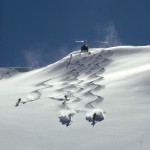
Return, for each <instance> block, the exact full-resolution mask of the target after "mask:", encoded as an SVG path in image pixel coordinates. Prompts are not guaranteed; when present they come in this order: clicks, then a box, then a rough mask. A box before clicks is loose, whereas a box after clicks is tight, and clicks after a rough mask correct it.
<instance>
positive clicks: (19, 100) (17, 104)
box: [15, 98, 21, 107]
mask: <svg viewBox="0 0 150 150" xmlns="http://www.w3.org/2000/svg"><path fill="white" fill-rule="evenodd" d="M20 102H21V98H19V99H18V101H17V103H16V105H15V106H16V107H17V106H19V103H20Z"/></svg>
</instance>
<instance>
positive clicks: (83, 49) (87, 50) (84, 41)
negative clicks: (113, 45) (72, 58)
mask: <svg viewBox="0 0 150 150" xmlns="http://www.w3.org/2000/svg"><path fill="white" fill-rule="evenodd" d="M75 42H77V43H83V44H82V46H81V52H89V47H88V44H87V40H83V41H75ZM93 42H99V43H103V44H107V43H108V42H104V41H93Z"/></svg>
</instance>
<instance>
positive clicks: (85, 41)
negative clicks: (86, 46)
mask: <svg viewBox="0 0 150 150" xmlns="http://www.w3.org/2000/svg"><path fill="white" fill-rule="evenodd" d="M75 42H79V43H87V40H82V41H75Z"/></svg>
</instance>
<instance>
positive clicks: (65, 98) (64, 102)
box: [15, 95, 97, 121]
mask: <svg viewBox="0 0 150 150" xmlns="http://www.w3.org/2000/svg"><path fill="white" fill-rule="evenodd" d="M69 100H70V99H68V97H67V95H65V96H64V101H63V103H62V104H63V105H64V104H66V102H67V101H69ZM20 102H21V98H19V99H18V101H17V103H16V105H15V106H16V107H17V106H19V104H20ZM72 116H73V115H72V114H69V115H68V118H69V120H70V121H71V117H72ZM96 116H97V114H96V113H94V114H93V116H92V120H93V121H95V119H96Z"/></svg>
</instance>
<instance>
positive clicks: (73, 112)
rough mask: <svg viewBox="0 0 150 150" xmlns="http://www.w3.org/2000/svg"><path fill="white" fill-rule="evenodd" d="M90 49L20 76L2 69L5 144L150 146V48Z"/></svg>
mask: <svg viewBox="0 0 150 150" xmlns="http://www.w3.org/2000/svg"><path fill="white" fill-rule="evenodd" d="M90 52H91V54H88V53H80V51H75V52H73V53H71V54H69V55H68V56H66V57H65V58H63V59H61V60H60V61H58V62H56V63H54V64H51V65H49V66H46V67H44V68H41V69H36V70H33V71H30V72H26V73H21V74H20V73H19V72H17V73H15V76H13V75H11V76H9V77H8V74H7V73H4V72H7V70H5V69H3V68H1V70H0V74H1V75H3V77H2V78H1V80H0V120H1V121H0V133H1V134H0V149H2V150H3V149H4V150H10V149H11V150H20V149H21V150H22V149H23V150H49V149H51V150H59V149H61V150H70V149H71V150H80V149H81V150H83V149H86V150H92V149H94V150H99V149H105V150H112V149H115V150H120V149H123V150H135V149H136V150H141V149H142V150H149V149H150V142H149V141H150V127H149V125H150V117H149V114H150V101H149V97H150V92H149V90H150V79H149V76H150V57H149V56H150V46H141V47H132V46H120V47H112V48H107V49H100V48H97V49H90ZM9 73H12V71H9ZM65 95H66V96H67V99H65V97H64V96H65ZM18 98H21V102H20V103H19V105H18V107H15V104H16V103H17V100H18ZM95 113H96V116H95V117H94V114H95ZM91 133H92V134H91Z"/></svg>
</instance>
